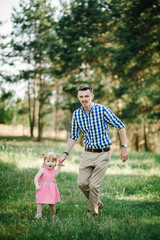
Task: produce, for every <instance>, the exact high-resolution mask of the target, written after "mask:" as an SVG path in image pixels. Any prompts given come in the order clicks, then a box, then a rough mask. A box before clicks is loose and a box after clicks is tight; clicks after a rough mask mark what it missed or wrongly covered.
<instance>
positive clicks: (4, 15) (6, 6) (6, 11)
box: [0, 0, 60, 97]
mask: <svg viewBox="0 0 160 240" xmlns="http://www.w3.org/2000/svg"><path fill="white" fill-rule="evenodd" d="M51 2H52V3H53V6H55V7H59V6H60V4H59V0H51ZM18 6H19V0H0V21H2V22H5V24H3V25H1V26H0V34H4V35H6V34H9V33H10V32H11V31H12V24H11V21H10V18H11V14H12V11H13V7H15V8H18ZM1 68H2V69H3V70H6V71H10V72H11V71H14V69H13V70H12V69H9V67H8V66H0V71H1ZM5 88H6V89H12V90H13V89H14V90H15V89H16V90H15V91H16V95H17V96H18V97H23V96H24V91H25V85H24V84H18V85H16V84H12V85H10V84H5Z"/></svg>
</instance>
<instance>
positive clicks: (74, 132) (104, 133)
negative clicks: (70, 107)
mask: <svg viewBox="0 0 160 240" xmlns="http://www.w3.org/2000/svg"><path fill="white" fill-rule="evenodd" d="M109 124H110V125H112V126H113V127H116V128H117V129H118V130H119V129H121V128H123V127H125V125H124V124H123V122H122V121H121V120H120V119H119V118H118V117H117V116H116V115H115V114H114V113H113V112H112V111H111V110H110V109H109V108H108V107H107V106H105V105H100V104H96V103H93V102H92V107H91V109H90V111H89V112H88V113H86V112H85V111H84V110H83V107H80V108H78V109H77V110H76V111H74V113H73V116H72V125H71V132H70V138H72V139H74V140H75V141H77V139H78V136H79V130H81V132H82V133H83V135H84V145H85V147H86V148H105V147H109V146H110V145H111V144H112V141H111V140H110V138H109V127H108V125H109Z"/></svg>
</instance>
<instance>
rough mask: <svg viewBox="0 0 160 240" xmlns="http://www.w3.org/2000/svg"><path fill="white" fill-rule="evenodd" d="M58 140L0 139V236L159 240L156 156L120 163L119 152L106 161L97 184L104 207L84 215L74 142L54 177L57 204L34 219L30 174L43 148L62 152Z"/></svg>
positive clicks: (158, 160) (77, 150) (39, 161)
mask: <svg viewBox="0 0 160 240" xmlns="http://www.w3.org/2000/svg"><path fill="white" fill-rule="evenodd" d="M64 147H65V144H64V143H63V142H47V141H46V142H43V143H37V142H31V141H29V140H27V141H24V140H23V139H21V141H20V140H19V139H15V140H14V141H12V140H7V141H5V140H4V139H2V140H1V142H0V187H1V196H0V197H1V204H0V218H1V219H0V239H3V240H5V239H8V240H12V239H16V240H17V239H18V240H19V239H27V240H29V239H46V240H50V239H54V240H61V239H63V240H72V239H81V240H98V239H99V240H103V239H104V240H110V239H112V240H114V239H115V240H119V239H122V240H125V239H129V240H132V239H133V240H144V239H145V240H148V239H151V240H154V239H155V240H158V239H160V166H159V165H160V156H159V155H157V154H153V153H144V152H140V153H131V154H130V155H129V160H128V161H127V162H126V163H125V164H124V163H122V162H121V160H120V158H119V153H117V154H116V153H114V152H113V153H112V160H111V162H110V165H109V167H108V170H107V172H106V175H105V177H104V181H103V184H102V187H101V199H102V201H103V203H104V206H105V207H104V208H103V210H102V211H101V212H100V214H99V217H98V218H97V219H93V220H92V219H87V217H86V213H87V200H86V199H85V197H84V196H83V195H82V193H81V191H80V190H79V189H78V187H77V184H76V179H77V174H78V166H79V162H80V154H81V151H82V149H81V147H80V146H78V145H76V146H75V148H74V149H73V150H72V152H71V154H70V155H69V157H68V160H67V161H66V162H65V165H66V166H65V167H64V168H63V169H62V172H61V173H60V175H59V176H58V177H57V185H58V188H59V191H60V195H61V200H62V201H61V202H60V203H57V204H56V207H57V218H56V219H54V220H53V219H52V218H51V217H50V214H49V208H48V206H47V205H45V206H44V210H43V219H42V220H38V221H35V220H34V215H35V212H36V202H35V187H34V183H33V178H34V176H35V174H36V173H37V171H38V169H39V168H40V166H41V164H42V158H41V154H42V152H44V151H55V152H58V153H60V154H61V153H62V152H63V151H64Z"/></svg>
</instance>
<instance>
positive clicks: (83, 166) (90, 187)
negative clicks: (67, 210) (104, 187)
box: [77, 151, 111, 215]
mask: <svg viewBox="0 0 160 240" xmlns="http://www.w3.org/2000/svg"><path fill="white" fill-rule="evenodd" d="M110 159H111V151H108V152H101V153H96V152H86V151H84V152H83V153H82V155H81V163H80V166H79V175H78V179H77V184H78V186H79V188H80V189H81V190H82V192H83V194H84V195H85V196H86V197H87V199H88V211H89V212H90V213H91V214H93V215H98V203H99V202H100V199H99V189H100V186H101V183H102V180H103V178H104V175H105V172H106V170H107V167H108V163H109V161H110Z"/></svg>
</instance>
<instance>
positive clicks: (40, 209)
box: [37, 204, 43, 214]
mask: <svg viewBox="0 0 160 240" xmlns="http://www.w3.org/2000/svg"><path fill="white" fill-rule="evenodd" d="M42 209H43V204H37V214H42Z"/></svg>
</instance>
